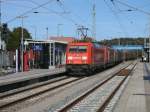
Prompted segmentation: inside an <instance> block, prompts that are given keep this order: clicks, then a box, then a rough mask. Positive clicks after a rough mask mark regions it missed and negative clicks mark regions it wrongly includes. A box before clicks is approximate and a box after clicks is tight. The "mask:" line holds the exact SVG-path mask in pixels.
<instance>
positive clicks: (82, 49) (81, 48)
mask: <svg viewBox="0 0 150 112" xmlns="http://www.w3.org/2000/svg"><path fill="white" fill-rule="evenodd" d="M86 51H87V46H79V52H86Z"/></svg>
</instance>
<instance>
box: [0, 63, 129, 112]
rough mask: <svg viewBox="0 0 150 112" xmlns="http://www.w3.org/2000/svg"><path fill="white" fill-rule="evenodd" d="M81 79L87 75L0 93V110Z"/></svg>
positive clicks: (63, 78)
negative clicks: (3, 93) (4, 93)
mask: <svg viewBox="0 0 150 112" xmlns="http://www.w3.org/2000/svg"><path fill="white" fill-rule="evenodd" d="M128 66H129V65H128ZM126 67H127V65H126ZM126 67H122V68H121V70H123V69H124V68H126ZM117 71H118V70H117ZM115 73H116V72H115ZM117 73H119V72H117ZM111 77H112V75H111V76H110V77H109V78H111ZM81 79H83V81H85V80H88V78H87V77H86V78H83V77H81V78H73V77H70V78H68V77H62V78H58V79H57V80H53V81H50V82H45V83H43V84H42V83H41V84H38V85H36V86H33V87H30V88H27V89H25V90H19V91H18V92H14V93H10V94H6V95H0V98H1V100H0V110H5V109H7V108H9V107H12V106H14V105H16V104H19V103H22V102H24V101H26V100H28V99H30V98H34V97H36V96H42V94H44V93H47V92H51V91H52V90H55V89H59V88H61V87H63V86H65V85H69V84H71V83H75V82H76V81H79V80H81ZM84 79H85V80H84ZM81 81H82V80H81Z"/></svg>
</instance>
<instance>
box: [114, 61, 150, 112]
mask: <svg viewBox="0 0 150 112" xmlns="http://www.w3.org/2000/svg"><path fill="white" fill-rule="evenodd" d="M113 112H150V63H142V62H138V64H137V66H136V68H135V70H134V71H133V74H132V75H131V77H130V80H129V82H128V84H127V85H126V87H125V89H124V91H123V93H122V95H121V96H120V99H119V100H118V102H117V104H116V105H115V107H114V109H113Z"/></svg>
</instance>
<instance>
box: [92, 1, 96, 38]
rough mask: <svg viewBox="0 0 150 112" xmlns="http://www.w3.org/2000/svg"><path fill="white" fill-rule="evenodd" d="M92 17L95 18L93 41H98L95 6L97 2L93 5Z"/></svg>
mask: <svg viewBox="0 0 150 112" xmlns="http://www.w3.org/2000/svg"><path fill="white" fill-rule="evenodd" d="M92 17H93V24H92V37H93V40H96V5H95V0H94V3H93V10H92Z"/></svg>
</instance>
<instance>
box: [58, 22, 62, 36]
mask: <svg viewBox="0 0 150 112" xmlns="http://www.w3.org/2000/svg"><path fill="white" fill-rule="evenodd" d="M61 25H63V24H57V37H59V36H60V26H61Z"/></svg>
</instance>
